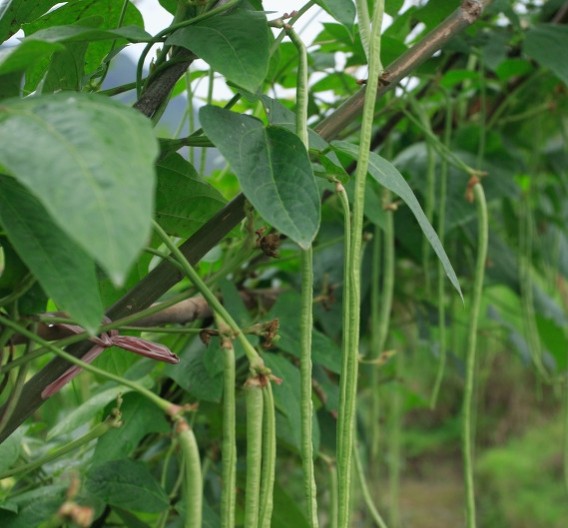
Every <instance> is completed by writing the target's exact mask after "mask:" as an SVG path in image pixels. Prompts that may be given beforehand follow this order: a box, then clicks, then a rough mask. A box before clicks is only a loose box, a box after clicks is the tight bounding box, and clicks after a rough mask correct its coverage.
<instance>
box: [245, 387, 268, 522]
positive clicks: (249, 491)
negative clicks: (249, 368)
mask: <svg viewBox="0 0 568 528" xmlns="http://www.w3.org/2000/svg"><path fill="white" fill-rule="evenodd" d="M249 381H253V382H254V381H256V380H255V378H252V379H251V380H249ZM245 393H246V405H247V482H246V492H245V493H246V495H245V522H244V526H246V528H259V523H258V522H259V513H260V480H261V472H262V469H261V468H262V416H263V412H264V411H263V394H262V389H261V387H260V386H258V385H257V384H250V385H248V386H246V387H245Z"/></svg>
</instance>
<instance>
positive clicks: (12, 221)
mask: <svg viewBox="0 0 568 528" xmlns="http://www.w3.org/2000/svg"><path fill="white" fill-rule="evenodd" d="M0 223H1V224H2V227H3V228H4V230H5V231H6V233H7V235H8V237H9V239H10V241H11V242H12V245H13V246H14V248H15V249H16V252H17V253H18V255H19V256H20V258H21V259H22V260H23V261H24V262H25V264H26V265H27V267H28V268H29V269H30V270H31V271H32V272H33V274H34V275H35V276H36V277H37V279H38V280H39V282H40V284H41V285H42V287H43V289H44V290H45V291H46V293H47V294H48V295H49V296H50V297H51V298H52V299H53V300H54V301H55V303H56V304H57V306H58V307H59V309H61V310H63V311H65V312H67V313H69V315H70V316H71V317H73V318H74V319H76V321H77V322H78V323H79V324H80V325H82V326H84V327H85V328H86V329H87V330H88V331H90V332H91V333H94V332H95V331H96V329H97V327H98V326H99V324H100V322H101V319H102V317H103V305H102V302H101V298H100V295H99V289H98V281H97V277H96V273H95V263H94V262H93V259H91V258H90V257H89V256H88V255H87V254H86V253H85V252H84V251H83V250H82V249H81V248H80V247H79V246H77V244H75V243H74V242H73V241H71V240H70V239H69V237H68V236H67V235H66V234H65V233H64V232H63V231H62V230H61V229H60V228H59V227H58V226H57V225H56V224H54V223H53V222H52V220H51V218H50V217H49V214H48V213H47V212H46V210H45V208H44V207H43V206H42V205H41V203H40V202H39V200H38V199H37V198H36V197H35V196H33V195H32V194H30V193H29V191H28V190H27V189H26V188H24V187H23V186H22V185H20V184H19V183H18V182H17V181H16V180H14V179H13V178H10V177H8V176H0ZM79 292H80V293H79Z"/></svg>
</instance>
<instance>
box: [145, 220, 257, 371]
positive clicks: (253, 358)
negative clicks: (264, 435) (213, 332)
mask: <svg viewBox="0 0 568 528" xmlns="http://www.w3.org/2000/svg"><path fill="white" fill-rule="evenodd" d="M153 224H154V229H155V231H156V233H157V234H158V235H159V237H160V238H161V239H162V241H163V242H164V244H165V245H166V247H167V248H168V249H169V250H170V251H171V252H172V254H173V255H174V257H175V258H176V259H177V261H178V262H179V263H180V264H181V266H182V268H183V270H184V273H185V274H186V275H187V277H188V278H189V280H190V281H191V282H192V283H193V284H194V286H195V287H196V288H197V290H198V291H199V293H201V295H203V297H204V298H205V300H206V301H207V302H208V304H209V306H210V307H211V309H212V310H213V311H214V312H216V313H217V314H218V315H219V317H220V318H221V319H222V320H223V322H224V323H225V324H226V325H227V326H228V327H229V328H230V329H231V331H232V332H234V334H235V335H236V337H237V339H238V340H239V343H241V345H242V346H243V349H244V351H245V354H246V356H247V358H248V360H249V362H250V367H251V370H253V371H255V372H256V371H258V372H265V371H266V367H265V366H264V361H263V360H262V358H261V357H260V355H259V354H258V352H257V351H256V350H255V349H254V347H253V346H252V345H251V344H250V342H249V341H248V339H247V338H246V336H245V334H244V333H243V331H242V330H241V328H240V327H239V325H238V324H237V323H236V322H235V320H234V319H233V318H232V316H231V314H229V312H228V311H227V310H226V308H225V307H224V306H223V305H222V304H221V302H220V301H219V299H217V297H216V296H215V294H214V293H213V292H212V291H211V290H210V289H209V287H208V286H207V284H206V283H205V282H204V281H203V279H201V277H200V276H199V274H198V273H197V271H195V269H194V268H193V266H192V265H191V264H190V263H189V261H188V260H187V259H186V258H185V257H184V255H183V253H182V252H181V251H180V250H179V249H178V247H177V246H176V245H175V244H174V243H173V242H172V241H171V239H170V237H169V236H168V235H167V234H166V232H165V231H164V230H163V229H162V228H161V227H160V225H159V224H158V223H157V222H156V221H154V222H153Z"/></svg>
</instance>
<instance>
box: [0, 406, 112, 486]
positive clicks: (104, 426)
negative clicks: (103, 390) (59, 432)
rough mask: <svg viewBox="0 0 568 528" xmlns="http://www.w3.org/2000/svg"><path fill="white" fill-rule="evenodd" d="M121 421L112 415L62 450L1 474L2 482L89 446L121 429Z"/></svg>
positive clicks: (56, 450)
mask: <svg viewBox="0 0 568 528" xmlns="http://www.w3.org/2000/svg"><path fill="white" fill-rule="evenodd" d="M120 420H121V416H120V413H119V412H115V413H112V414H110V415H109V416H108V417H107V418H106V419H105V421H104V422H101V423H100V424H98V425H96V426H95V427H93V428H92V429H91V430H90V431H89V432H88V433H87V434H85V435H83V436H81V437H80V438H77V440H73V441H72V442H69V443H68V444H65V445H64V446H62V447H60V448H57V449H54V450H53V451H51V452H50V453H49V454H48V455H45V456H43V457H41V458H38V459H37V460H35V461H34V462H30V463H29V464H25V465H23V466H19V467H17V468H13V469H10V470H8V471H4V473H0V480H3V479H5V478H8V477H13V476H15V475H22V474H25V473H29V472H30V471H33V470H35V469H37V468H39V467H41V466H43V465H44V464H47V463H49V462H52V461H53V460H56V459H58V458H59V457H62V456H63V455H66V454H67V453H70V452H71V451H74V450H75V449H78V448H79V447H82V446H84V445H86V444H88V443H89V442H91V441H92V440H95V439H96V438H99V437H101V436H102V435H104V434H105V433H106V432H107V431H109V430H110V429H113V428H115V427H120V426H121V425H122V423H121V421H120Z"/></svg>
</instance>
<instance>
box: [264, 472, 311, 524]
mask: <svg viewBox="0 0 568 528" xmlns="http://www.w3.org/2000/svg"><path fill="white" fill-rule="evenodd" d="M290 526H293V527H294V528H309V526H310V523H308V520H307V519H306V516H305V514H304V512H303V511H302V509H301V508H300V507H299V506H298V501H297V500H296V499H294V498H292V497H290V495H288V494H287V493H286V491H284V488H282V486H280V484H279V483H278V480H277V481H276V482H275V483H274V515H273V516H272V524H271V527H272V528H290Z"/></svg>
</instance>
